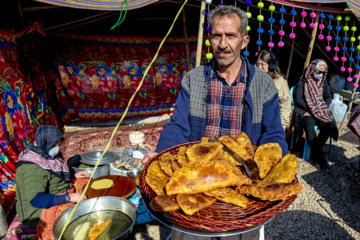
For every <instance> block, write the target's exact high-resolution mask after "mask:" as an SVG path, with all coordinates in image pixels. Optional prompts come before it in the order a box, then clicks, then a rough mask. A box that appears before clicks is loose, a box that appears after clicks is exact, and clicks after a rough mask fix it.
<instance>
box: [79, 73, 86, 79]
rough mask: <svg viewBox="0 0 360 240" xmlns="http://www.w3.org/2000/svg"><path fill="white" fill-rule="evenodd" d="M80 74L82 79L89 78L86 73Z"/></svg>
mask: <svg viewBox="0 0 360 240" xmlns="http://www.w3.org/2000/svg"><path fill="white" fill-rule="evenodd" d="M79 76H80V77H81V79H86V78H87V76H86V75H85V74H83V73H79Z"/></svg>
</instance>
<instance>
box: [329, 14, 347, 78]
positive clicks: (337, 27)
mask: <svg viewBox="0 0 360 240" xmlns="http://www.w3.org/2000/svg"><path fill="white" fill-rule="evenodd" d="M329 19H330V21H329V22H331V19H333V16H332V15H329ZM338 19H340V21H341V16H340V15H338V16H336V21H337V26H336V27H335V30H336V37H335V45H336V46H335V47H334V51H335V57H334V58H333V59H334V61H336V62H337V61H339V57H338V56H337V53H338V51H339V47H338V45H339V41H340V37H339V31H340V30H341V27H340V22H339V20H338ZM329 24H330V23H329ZM329 26H331V25H329ZM328 29H329V28H328ZM329 34H330V30H329ZM341 69H345V68H340V70H341ZM341 71H342V70H341ZM344 71H345V70H344ZM344 71H342V72H344Z"/></svg>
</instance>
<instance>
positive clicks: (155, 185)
mask: <svg viewBox="0 0 360 240" xmlns="http://www.w3.org/2000/svg"><path fill="white" fill-rule="evenodd" d="M145 181H146V183H147V184H148V185H149V186H150V187H151V189H152V190H153V191H154V192H155V193H156V195H160V194H164V188H165V186H166V183H167V182H168V181H169V177H168V176H166V175H165V173H164V172H163V171H162V170H161V169H160V166H159V161H153V162H152V163H151V164H150V166H149V167H148V169H147V174H146V176H145Z"/></svg>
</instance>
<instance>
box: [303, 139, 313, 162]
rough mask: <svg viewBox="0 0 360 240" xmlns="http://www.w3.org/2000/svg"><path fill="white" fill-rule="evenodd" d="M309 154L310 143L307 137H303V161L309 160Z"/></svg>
mask: <svg viewBox="0 0 360 240" xmlns="http://www.w3.org/2000/svg"><path fill="white" fill-rule="evenodd" d="M310 154H311V149H310V145H309V143H308V141H307V139H306V138H305V143H304V153H303V159H304V160H305V161H309V160H310Z"/></svg>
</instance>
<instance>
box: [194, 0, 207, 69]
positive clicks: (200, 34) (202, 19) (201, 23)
mask: <svg viewBox="0 0 360 240" xmlns="http://www.w3.org/2000/svg"><path fill="white" fill-rule="evenodd" d="M205 8H206V2H205V0H202V1H201V7H200V21H199V31H198V42H197V49H196V62H195V67H198V66H200V62H201V52H202V42H203V35H204V22H205Z"/></svg>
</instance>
